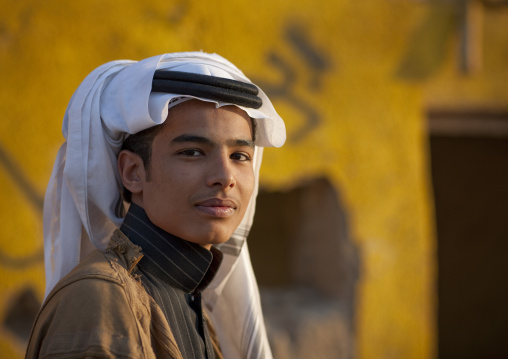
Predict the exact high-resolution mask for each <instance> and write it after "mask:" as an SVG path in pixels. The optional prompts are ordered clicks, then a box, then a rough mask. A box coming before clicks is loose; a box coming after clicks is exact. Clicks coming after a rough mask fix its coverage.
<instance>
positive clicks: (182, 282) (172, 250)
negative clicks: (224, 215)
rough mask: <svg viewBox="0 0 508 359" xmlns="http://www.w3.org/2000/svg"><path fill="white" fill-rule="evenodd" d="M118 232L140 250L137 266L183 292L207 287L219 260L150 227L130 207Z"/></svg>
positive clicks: (219, 256)
mask: <svg viewBox="0 0 508 359" xmlns="http://www.w3.org/2000/svg"><path fill="white" fill-rule="evenodd" d="M120 230H121V231H122V232H123V233H124V234H125V235H126V236H127V237H128V238H129V240H130V241H131V242H132V243H134V244H135V245H138V246H140V247H141V248H142V253H143V255H144V256H143V258H141V260H140V261H139V263H137V265H138V267H139V268H140V269H142V270H145V271H147V272H148V273H150V274H152V275H153V276H155V277H156V278H158V279H160V280H162V281H163V282H165V283H167V284H169V285H170V286H172V287H175V288H178V289H181V290H183V291H184V292H187V293H192V292H195V291H202V290H203V289H204V288H206V287H207V286H208V284H210V282H211V281H212V279H213V277H214V276H215V273H216V272H217V270H218V269H219V266H220V263H221V261H222V253H221V252H220V251H219V250H218V249H216V248H214V247H212V248H211V250H208V249H206V248H203V247H201V246H200V245H199V244H196V243H192V242H188V241H186V240H183V239H181V238H179V237H176V236H174V235H172V234H170V233H167V232H166V231H164V230H162V229H160V228H159V227H157V226H156V225H154V224H153V223H152V222H151V221H150V219H149V218H148V216H147V215H146V212H145V210H144V209H143V208H141V207H139V206H137V205H136V204H134V203H133V204H131V206H130V208H129V211H128V212H127V215H126V216H125V219H124V222H123V224H122V226H121V227H120Z"/></svg>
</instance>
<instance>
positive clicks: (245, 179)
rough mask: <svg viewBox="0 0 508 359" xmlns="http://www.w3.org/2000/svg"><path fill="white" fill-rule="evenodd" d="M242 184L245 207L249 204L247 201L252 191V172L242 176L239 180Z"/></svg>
mask: <svg viewBox="0 0 508 359" xmlns="http://www.w3.org/2000/svg"><path fill="white" fill-rule="evenodd" d="M240 181H241V182H240V183H241V184H242V198H243V200H244V201H245V206H246V205H248V204H249V200H250V198H251V196H252V192H253V191H254V171H250V172H248V173H245V174H243V176H242V177H241V178H240Z"/></svg>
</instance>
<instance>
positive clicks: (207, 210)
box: [196, 198, 238, 218]
mask: <svg viewBox="0 0 508 359" xmlns="http://www.w3.org/2000/svg"><path fill="white" fill-rule="evenodd" d="M237 207H238V206H237V204H236V203H235V202H234V201H232V200H229V199H220V198H210V199H207V200H205V201H201V202H198V203H197V204H196V209H197V210H198V211H200V212H202V213H204V214H206V215H209V216H212V217H218V218H224V217H229V216H231V215H233V214H234V213H235V212H236V208H237Z"/></svg>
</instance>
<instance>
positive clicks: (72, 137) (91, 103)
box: [44, 52, 286, 359]
mask: <svg viewBox="0 0 508 359" xmlns="http://www.w3.org/2000/svg"><path fill="white" fill-rule="evenodd" d="M158 69H167V70H168V71H169V70H171V71H182V72H190V73H197V74H204V75H209V76H217V77H224V78H229V79H234V80H237V81H242V82H247V83H251V82H250V80H249V79H248V78H247V77H246V76H245V75H244V74H243V73H242V72H241V71H240V70H239V69H238V68H236V67H235V66H234V65H233V64H231V63H230V62H229V61H227V60H226V59H224V58H222V57H220V56H219V55H216V54H206V53H203V52H186V53H172V54H165V55H161V56H155V57H151V58H148V59H145V60H142V61H139V62H134V61H127V60H122V61H113V62H109V63H107V64H104V65H102V66H100V67H98V68H97V69H95V70H94V71H93V72H92V73H90V74H89V75H88V76H87V77H86V78H85V80H84V81H83V82H82V83H81V84H80V86H79V87H78V89H77V90H76V92H75V93H74V95H73V96H72V98H71V101H70V103H69V105H68V107H67V111H66V113H65V116H64V121H63V127H62V132H63V135H64V137H65V139H66V142H65V143H64V144H63V145H62V147H61V148H60V150H59V151H58V154H57V158H56V161H55V165H54V168H53V172H52V175H51V178H50V181H49V184H48V187H47V190H46V197H45V201H44V256H45V270H46V296H47V295H48V294H49V292H50V291H51V289H52V288H53V287H54V286H55V284H56V283H57V282H58V281H59V280H60V279H61V278H63V277H64V276H65V275H66V274H67V273H68V272H70V271H71V270H72V269H73V268H74V267H75V266H76V265H77V264H78V262H79V261H80V260H81V259H82V258H83V257H85V256H86V255H87V254H89V253H90V252H91V251H92V250H93V249H94V248H99V249H105V248H106V247H107V244H108V242H109V238H110V236H111V234H112V233H113V231H114V230H115V229H116V228H118V227H119V226H120V225H121V223H122V221H123V216H124V213H125V212H126V211H125V203H123V202H122V200H121V196H120V193H121V191H122V183H121V179H120V176H119V174H118V171H117V155H118V153H119V151H120V149H121V146H122V143H123V142H124V140H125V138H126V137H127V136H129V135H130V134H134V133H137V132H139V131H141V130H144V129H147V128H149V127H152V126H155V125H159V124H161V123H163V122H164V121H165V120H166V118H167V115H168V109H169V108H170V107H172V106H174V105H176V104H178V103H180V102H181V101H182V100H183V101H185V100H187V99H190V98H197V99H199V100H202V101H209V102H213V103H215V104H216V106H217V107H220V106H225V105H234V104H231V103H223V102H220V101H211V100H209V99H206V98H199V97H194V96H187V95H186V96H182V95H179V94H167V93H156V92H153V93H152V92H151V87H152V79H153V74H154V72H155V70H158ZM258 96H259V97H260V98H261V99H262V102H263V104H262V106H261V107H260V108H258V109H252V108H245V107H242V106H237V107H239V108H241V109H242V110H244V111H245V112H247V113H248V115H249V116H250V117H251V118H253V119H255V120H256V124H257V126H256V131H257V132H256V143H255V144H256V148H255V155H254V161H253V166H254V173H255V189H254V192H253V195H252V197H251V200H250V202H249V206H248V208H247V211H246V214H245V216H244V218H243V220H242V222H241V224H240V226H239V227H238V228H237V230H236V231H235V232H234V234H233V236H232V237H231V239H230V240H229V241H227V242H226V243H224V244H222V245H220V246H219V247H220V249H221V250H222V251H223V253H224V260H223V263H222V265H221V268H220V270H219V272H218V273H217V275H216V277H215V278H214V281H213V282H212V283H211V284H210V286H209V287H208V289H207V290H206V291H205V292H204V293H203V298H204V299H203V300H204V304H205V306H206V308H207V310H208V311H209V313H210V317H211V319H212V321H213V323H214V325H215V328H216V330H217V334H218V336H219V340H220V342H221V348H222V350H223V354H224V356H225V358H235V359H236V358H271V352H270V348H269V345H268V341H267V338H266V331H265V327H264V322H263V317H262V313H261V305H260V300H259V291H258V287H257V284H256V280H255V277H254V273H253V270H252V265H251V263H250V258H249V252H248V249H247V244H246V238H247V235H248V232H249V230H250V227H251V226H252V222H253V218H254V211H255V200H256V196H257V191H258V183H259V168H260V165H261V159H262V152H263V151H262V147H268V146H275V147H280V146H282V144H283V143H284V141H285V138H286V134H285V127H284V122H283V121H282V119H281V118H280V116H279V115H278V114H277V112H276V111H275V109H274V108H273V106H272V104H271V102H270V100H269V99H268V97H267V96H266V94H265V93H264V92H263V91H261V89H259V94H258ZM235 106H236V105H235Z"/></svg>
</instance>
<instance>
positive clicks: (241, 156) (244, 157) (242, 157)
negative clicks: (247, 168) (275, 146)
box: [229, 152, 252, 162]
mask: <svg viewBox="0 0 508 359" xmlns="http://www.w3.org/2000/svg"><path fill="white" fill-rule="evenodd" d="M229 158H231V159H232V160H235V161H241V162H244V161H250V160H251V159H252V158H251V156H250V155H249V154H248V153H244V152H235V153H233V154H232V155H231V156H229Z"/></svg>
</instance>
